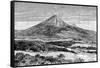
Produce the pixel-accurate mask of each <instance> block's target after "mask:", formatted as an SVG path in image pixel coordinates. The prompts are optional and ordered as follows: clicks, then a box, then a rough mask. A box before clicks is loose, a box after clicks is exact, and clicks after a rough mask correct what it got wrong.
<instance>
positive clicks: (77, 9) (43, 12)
mask: <svg viewBox="0 0 100 68" xmlns="http://www.w3.org/2000/svg"><path fill="white" fill-rule="evenodd" d="M55 14H56V15H57V16H59V17H60V18H62V20H63V21H65V22H66V23H69V24H75V25H77V26H79V27H82V28H85V29H89V30H94V31H96V7H87V6H72V5H57V4H40V3H25V2H16V3H15V14H14V15H15V29H16V30H24V29H27V28H29V27H31V26H34V25H36V24H38V23H40V22H42V21H44V20H46V19H47V18H49V17H51V16H53V15H55Z"/></svg>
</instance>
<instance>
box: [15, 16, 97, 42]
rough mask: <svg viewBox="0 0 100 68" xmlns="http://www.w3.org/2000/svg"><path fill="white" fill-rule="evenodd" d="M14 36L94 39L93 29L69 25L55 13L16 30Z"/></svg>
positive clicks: (93, 40)
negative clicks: (43, 19) (24, 28)
mask: <svg viewBox="0 0 100 68" xmlns="http://www.w3.org/2000/svg"><path fill="white" fill-rule="evenodd" d="M15 36H16V38H17V37H18V36H20V37H21V36H28V37H29V36H31V37H36V38H60V39H61V38H62V39H67V38H73V39H81V40H85V41H92V42H95V41H96V33H95V32H94V31H90V30H85V29H82V28H79V27H76V26H72V25H69V24H67V23H65V22H64V21H63V20H62V19H61V18H59V17H58V16H56V15H53V16H51V17H50V18H48V19H46V20H45V21H43V22H41V23H39V24H37V25H36V26H32V27H30V28H28V29H26V30H21V31H17V30H16V31H15Z"/></svg>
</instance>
